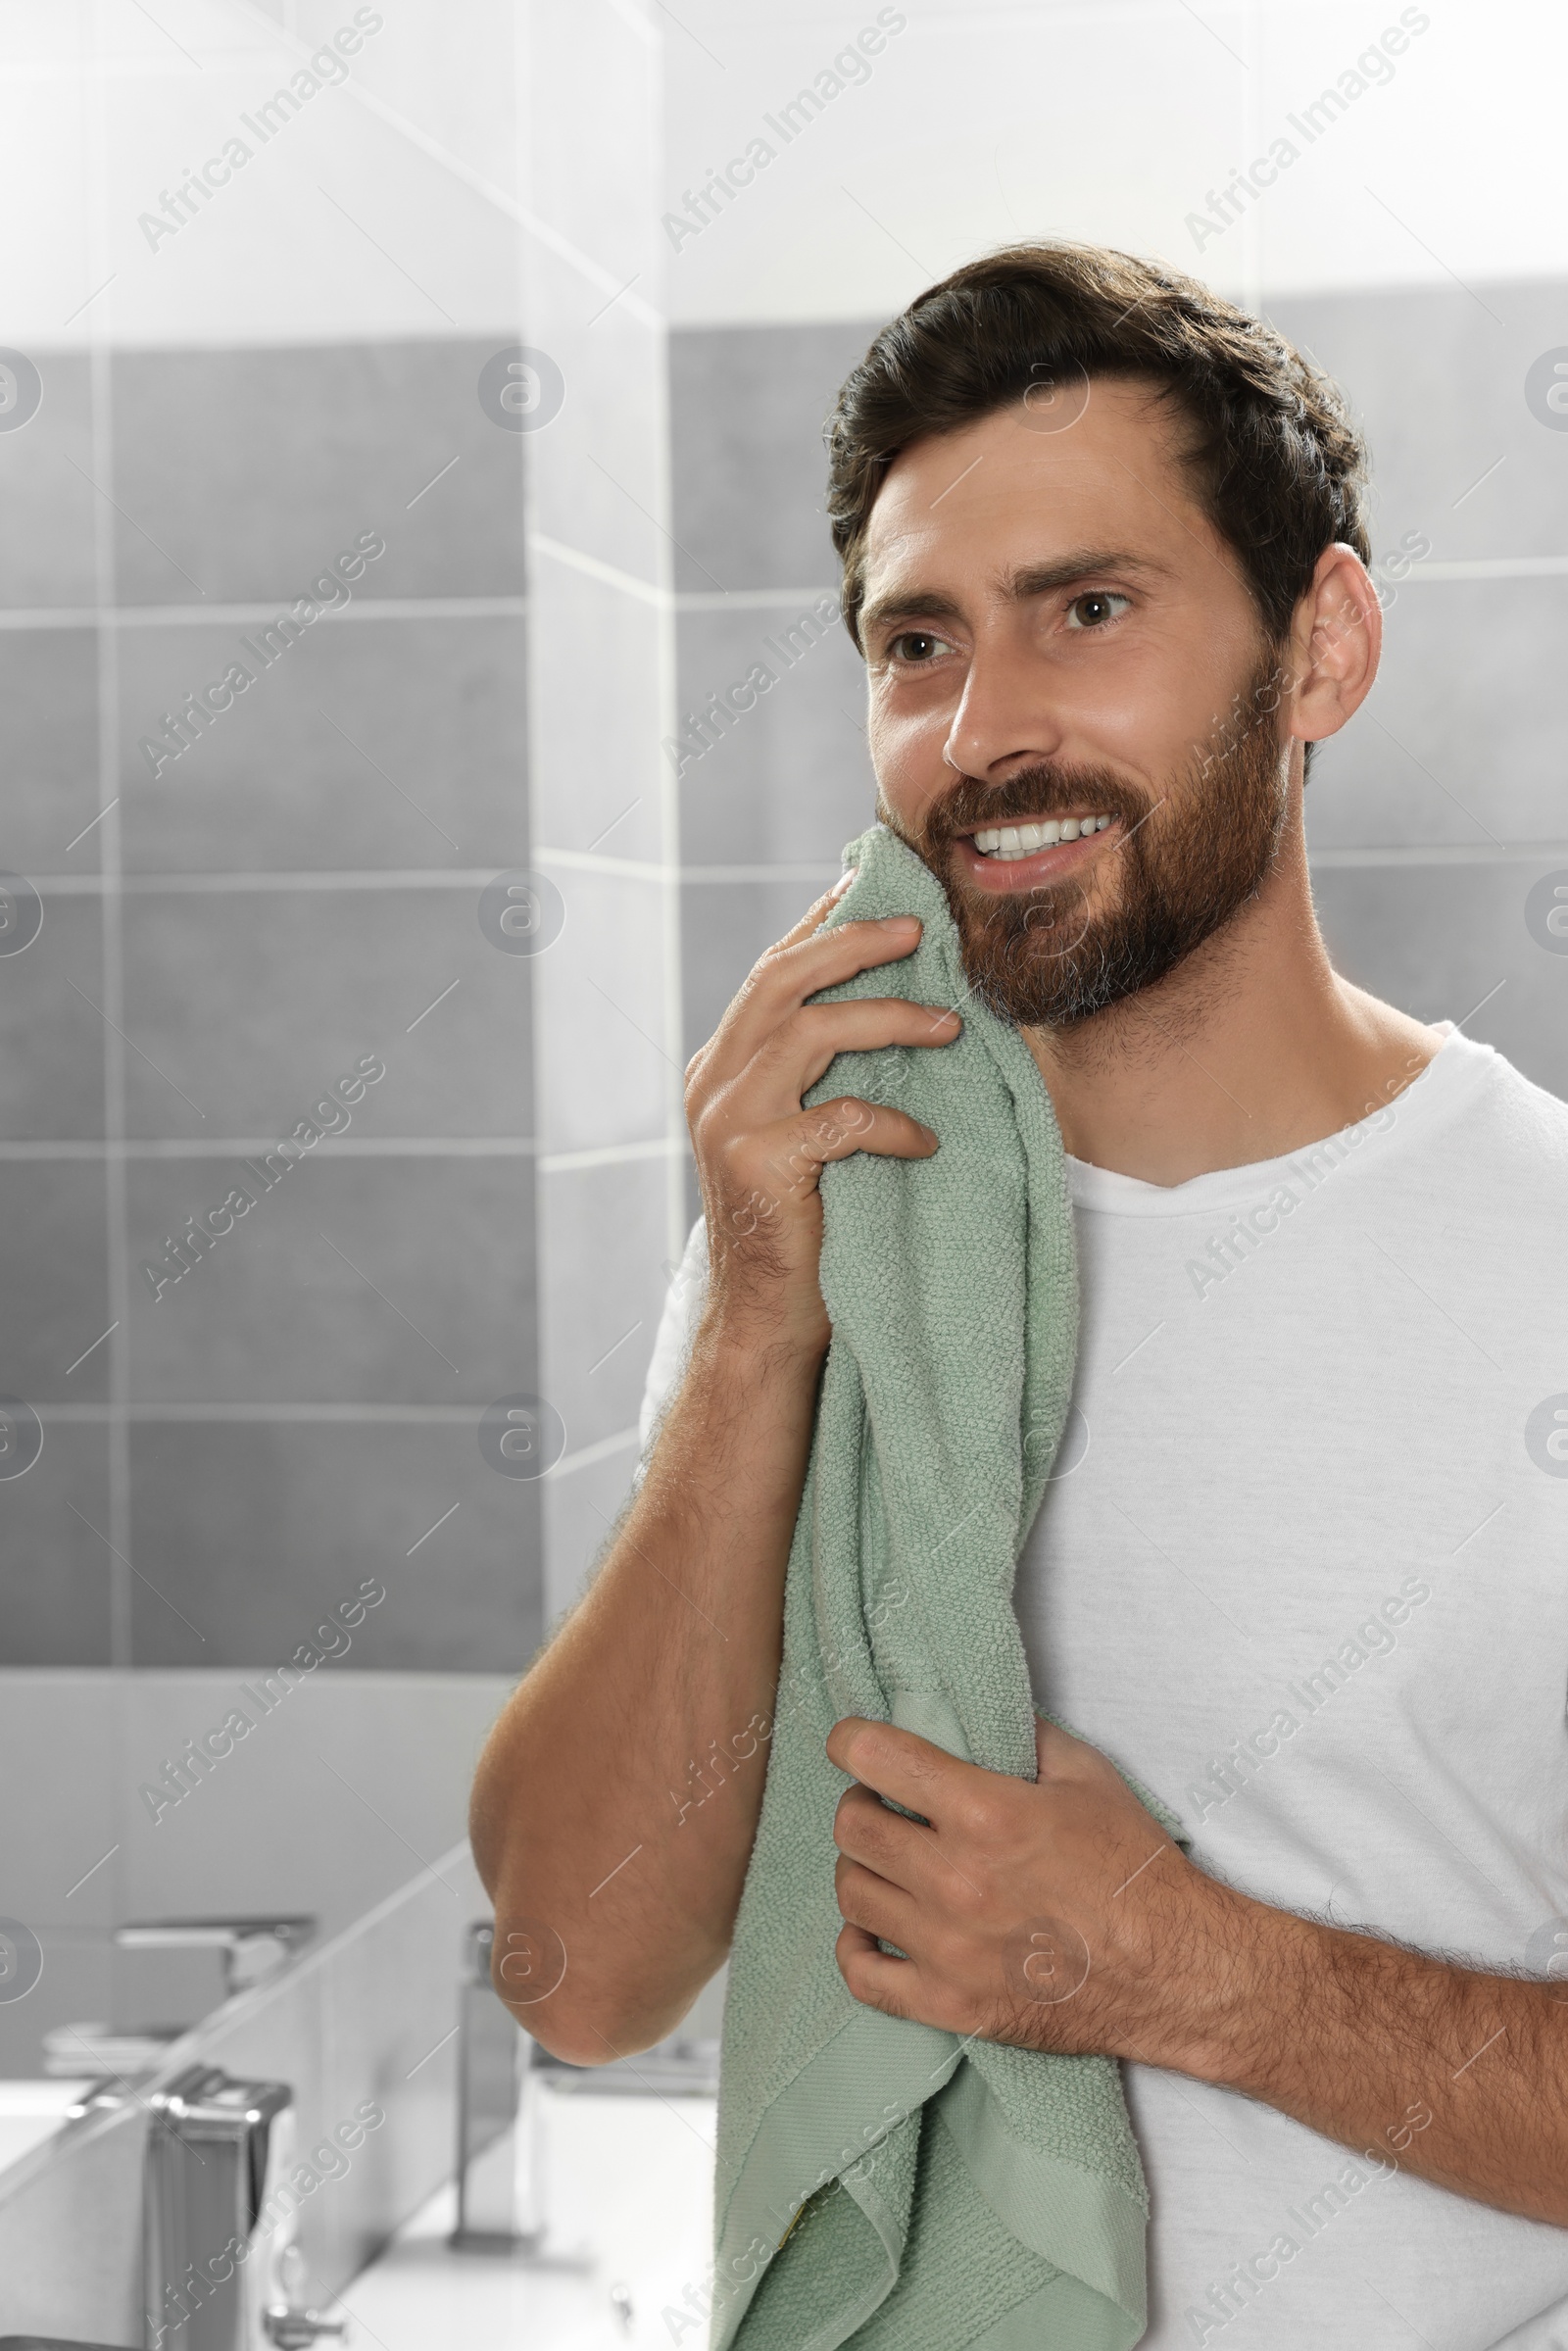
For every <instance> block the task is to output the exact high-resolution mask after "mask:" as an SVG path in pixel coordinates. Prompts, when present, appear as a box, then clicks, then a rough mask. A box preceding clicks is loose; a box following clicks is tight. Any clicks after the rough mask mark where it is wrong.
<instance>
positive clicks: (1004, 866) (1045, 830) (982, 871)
mask: <svg viewBox="0 0 1568 2351" xmlns="http://www.w3.org/2000/svg"><path fill="white" fill-rule="evenodd" d="M1112 827H1116V829H1117V833H1118V838H1119V835H1120V827H1119V825H1118V824H1117V819H1116V818H1115V817H1114V816H1112V815H1107V814H1106V813H1105V812H1104V811H1103V810H1102V809H1095V808H1089V809H1085V810H1082V811H1080V813H1079V814H1077V815H1074V816H1042V817H1037V818H1035V819H1033V820H1032V821H1030V822H1029V823H1025V824H992V825H980V826H978V827H976V829H975V830H974V831H972V832H968V833H959V834H958V835H957V836H956V840H955V842H954V849H955V851H956V854H957V862H958V866H959V869H960V871H961V872H962V873H963V875H964V877H965V878H966V880H968V881H970V882H972V883H974V884H976V885H978V887H979V888H980V889H982V890H995V891H1013V890H1024V889H1034V888H1037V887H1039V886H1041V885H1043V884H1045V883H1048V882H1054V881H1056V880H1057V879H1058V878H1060V879H1065V877H1066V876H1067V875H1068V874H1069V873H1072V872H1075V871H1077V870H1078V868H1079V867H1080V866H1082V865H1083V863H1084V862H1085V860H1086V859H1087V858H1092V857H1095V856H1096V854H1097V848H1096V844H1097V843H1098V842H1099V840H1100V837H1101V835H1102V834H1104V833H1107V832H1109V831H1110V830H1111V829H1112Z"/></svg>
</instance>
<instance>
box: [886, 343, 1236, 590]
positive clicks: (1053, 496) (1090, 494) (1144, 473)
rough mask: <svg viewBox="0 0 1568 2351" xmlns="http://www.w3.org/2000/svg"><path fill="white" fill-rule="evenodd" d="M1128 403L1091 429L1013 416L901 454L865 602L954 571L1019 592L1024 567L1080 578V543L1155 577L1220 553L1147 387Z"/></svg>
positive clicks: (890, 477)
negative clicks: (1042, 424) (1043, 427)
mask: <svg viewBox="0 0 1568 2351" xmlns="http://www.w3.org/2000/svg"><path fill="white" fill-rule="evenodd" d="M1130 389H1131V387H1126V386H1122V385H1119V384H1118V385H1112V386H1109V387H1107V392H1109V393H1112V394H1114V393H1125V392H1127V391H1128V390H1130ZM1129 412H1130V404H1129V403H1117V404H1114V405H1113V404H1112V402H1111V401H1110V400H1109V399H1107V400H1106V401H1105V402H1104V403H1103V407H1102V411H1101V414H1100V416H1099V417H1098V418H1097V419H1096V420H1095V422H1094V423H1093V424H1091V420H1090V416H1085V417H1084V419H1083V422H1082V424H1081V425H1080V426H1079V427H1077V428H1076V429H1075V430H1073V431H1072V432H1070V433H1062V434H1060V435H1056V436H1053V435H1043V434H1039V433H1035V432H1033V431H1031V430H1029V429H1028V428H1027V427H1026V426H1020V425H1019V424H1018V423H1017V422H1016V420H1015V419H1014V418H1013V416H1011V415H1010V413H1008V412H1003V413H1002V414H1001V415H1000V416H994V417H986V418H983V419H981V420H980V422H979V423H978V424H975V425H970V426H965V427H964V428H963V429H962V430H960V431H958V432H955V433H944V434H941V435H932V436H930V437H929V438H928V439H926V440H923V441H917V442H913V443H911V444H910V445H909V447H908V448H907V449H905V450H903V451H901V452H900V454H899V456H898V458H897V459H896V460H895V462H894V464H893V465H892V466H891V467H890V468H889V471H888V474H887V477H886V479H885V481H884V482H883V484H882V487H881V489H880V491H879V492H878V495H877V498H876V502H875V504H874V505H873V507H872V509H871V513H870V515H869V516H868V518H867V527H866V533H865V539H864V543H863V555H862V563H861V572H862V579H863V581H864V585H865V593H866V598H867V607H868V609H869V605H870V603H871V602H872V601H874V602H877V603H883V602H885V601H886V599H887V597H888V595H889V594H891V593H893V592H895V591H897V590H899V589H901V588H907V589H909V590H911V591H913V590H915V589H923V588H925V587H926V586H928V585H930V584H932V583H933V579H934V574H935V573H936V572H938V571H943V572H945V571H949V570H952V569H953V568H955V567H957V568H960V569H961V570H962V571H963V572H964V573H965V575H967V576H968V577H970V578H971V579H972V578H973V576H974V574H975V572H976V570H977V569H978V570H981V571H983V572H984V574H985V575H986V576H987V578H988V581H989V582H990V583H991V584H993V585H994V586H996V587H998V588H999V589H1001V590H1002V591H1003V592H1011V593H1017V592H1018V588H1017V585H1016V578H1017V575H1018V574H1020V573H1022V572H1025V571H1038V570H1042V569H1047V568H1049V569H1057V570H1060V573H1061V577H1062V578H1063V579H1066V578H1070V577H1072V576H1074V573H1073V571H1072V568H1071V566H1070V563H1069V559H1070V558H1071V557H1072V556H1073V554H1074V553H1075V552H1078V553H1082V554H1084V555H1085V556H1086V557H1093V558H1094V561H1091V562H1088V563H1086V564H1085V568H1091V569H1092V568H1094V567H1096V563H1100V564H1102V565H1104V566H1105V567H1109V563H1110V559H1111V558H1112V557H1113V556H1114V557H1115V558H1116V559H1118V560H1119V562H1120V564H1121V565H1122V567H1127V566H1129V565H1131V564H1134V563H1138V564H1141V565H1143V566H1144V567H1145V568H1147V569H1148V570H1149V571H1151V572H1154V571H1158V570H1161V569H1163V570H1170V569H1172V568H1175V567H1177V565H1178V564H1179V563H1181V560H1182V557H1183V556H1184V555H1185V556H1186V558H1187V559H1188V560H1191V558H1192V557H1194V556H1196V555H1197V554H1198V552H1199V547H1200V546H1203V547H1206V548H1207V549H1209V550H1210V551H1211V552H1213V551H1215V547H1216V534H1215V532H1214V528H1213V524H1212V523H1211V521H1210V520H1209V518H1208V516H1207V515H1206V514H1204V513H1203V511H1202V508H1201V505H1200V503H1199V501H1198V498H1197V495H1196V490H1195V485H1194V484H1193V482H1192V481H1191V479H1190V477H1189V476H1188V475H1187V474H1186V472H1185V469H1184V468H1183V467H1182V466H1181V465H1180V461H1179V458H1178V456H1177V453H1176V450H1175V448H1174V446H1173V444H1172V442H1171V440H1170V438H1169V435H1168V431H1167V430H1158V431H1157V432H1151V430H1150V418H1149V413H1148V405H1147V393H1146V394H1145V397H1144V399H1143V401H1142V402H1141V403H1140V404H1139V409H1137V410H1131V413H1129ZM1140 412H1141V413H1140ZM1163 423H1164V419H1163V418H1161V419H1160V424H1161V425H1162V426H1163Z"/></svg>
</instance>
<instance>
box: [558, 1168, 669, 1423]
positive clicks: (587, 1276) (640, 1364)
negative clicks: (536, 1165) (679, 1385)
mask: <svg viewBox="0 0 1568 2351" xmlns="http://www.w3.org/2000/svg"><path fill="white" fill-rule="evenodd" d="M671 1180H672V1170H671V1167H670V1163H669V1162H668V1161H667V1160H661V1159H638V1160H633V1161H632V1162H631V1163H630V1164H629V1165H622V1166H611V1167H587V1168H576V1169H572V1170H569V1171H566V1172H564V1173H562V1174H559V1175H547V1176H543V1177H541V1179H540V1187H539V1304H540V1324H541V1333H542V1344H543V1371H542V1377H543V1381H544V1386H545V1392H546V1394H547V1395H548V1396H549V1397H550V1400H551V1402H552V1403H553V1404H554V1405H555V1407H556V1409H557V1411H558V1412H559V1413H560V1414H561V1416H562V1418H563V1420H564V1422H565V1425H566V1448H567V1450H568V1452H576V1451H578V1450H580V1449H581V1448H582V1447H583V1446H585V1445H597V1444H599V1443H600V1442H601V1441H602V1440H603V1439H605V1438H608V1437H612V1436H614V1435H615V1434H616V1433H618V1432H619V1431H620V1430H623V1429H626V1428H630V1427H633V1426H634V1425H635V1423H636V1419H637V1409H638V1406H639V1404H640V1403H641V1401H642V1393H643V1381H644V1378H645V1376H646V1374H647V1369H648V1358H649V1355H650V1353H651V1352H652V1350H653V1344H654V1334H655V1332H656V1330H657V1329H658V1327H659V1316H660V1310H661V1308H662V1305H663V1302H664V1291H665V1289H666V1287H667V1284H668V1280H669V1277H668V1275H667V1274H666V1273H665V1271H664V1260H665V1257H666V1255H667V1253H668V1247H669V1243H668V1197H669V1185H670V1182H671Z"/></svg>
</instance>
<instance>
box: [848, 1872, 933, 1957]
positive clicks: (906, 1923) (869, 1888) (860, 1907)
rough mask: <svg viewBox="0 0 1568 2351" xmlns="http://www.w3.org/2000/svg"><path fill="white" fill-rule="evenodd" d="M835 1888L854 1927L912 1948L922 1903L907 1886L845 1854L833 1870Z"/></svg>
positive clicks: (906, 1947)
mask: <svg viewBox="0 0 1568 2351" xmlns="http://www.w3.org/2000/svg"><path fill="white" fill-rule="evenodd" d="M833 1891H834V1895H835V1897H836V1899H837V1901H838V1906H839V1910H840V1912H841V1913H842V1915H843V1917H844V1919H845V1920H846V1922H847V1923H848V1924H849V1925H850V1926H852V1927H858V1928H859V1929H860V1930H861V1932H862V1933H863V1934H866V1935H880V1937H881V1939H882V1940H883V1941H884V1942H890V1943H897V1944H898V1946H899V1949H900V1950H901V1951H907V1949H908V1947H909V1941H910V1938H911V1937H913V1936H914V1935H916V1934H917V1932H918V1928H919V1905H918V1903H917V1902H916V1900H915V1898H914V1896H913V1895H912V1894H910V1893H907V1891H906V1890H905V1889H904V1887H903V1886H891V1885H890V1884H889V1883H888V1881H887V1880H886V1879H885V1878H879V1877H878V1876H877V1875H876V1872H875V1871H874V1870H868V1869H866V1868H864V1867H863V1866H862V1865H861V1863H859V1862H858V1861H847V1860H846V1859H845V1858H844V1857H843V1856H842V1855H841V1856H840V1858H839V1860H838V1862H837V1864H836V1866H835V1868H834V1872H833Z"/></svg>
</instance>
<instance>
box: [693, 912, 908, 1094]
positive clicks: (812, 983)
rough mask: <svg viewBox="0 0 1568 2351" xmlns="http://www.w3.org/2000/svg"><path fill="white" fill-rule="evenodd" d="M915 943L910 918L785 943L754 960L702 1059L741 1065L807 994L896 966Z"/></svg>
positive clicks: (842, 928)
mask: <svg viewBox="0 0 1568 2351" xmlns="http://www.w3.org/2000/svg"><path fill="white" fill-rule="evenodd" d="M919 943H920V924H919V921H918V919H917V918H916V917H915V916H914V915H912V914H900V915H895V916H891V917H889V918H887V919H885V920H882V921H877V922H846V923H844V924H842V925H841V926H840V927H839V928H837V929H835V930H831V931H824V932H821V933H820V934H819V935H817V934H812V935H810V936H808V937H806V938H792V940H785V941H782V942H781V943H780V945H779V946H777V947H770V948H769V949H768V951H767V953H766V954H765V955H761V956H760V957H759V959H758V960H757V962H756V963H754V964H753V966H752V969H751V971H750V972H749V974H748V975H747V978H746V981H745V984H744V985H743V987H742V988H741V990H740V993H739V995H738V996H736V998H735V1000H734V1002H733V1003H732V1004H730V1006H729V1008H728V1010H727V1011H726V1012H725V1014H724V1017H723V1019H722V1020H721V1021H720V1022H719V1024H718V1029H717V1031H716V1033H715V1035H714V1037H713V1040H712V1043H711V1045H710V1047H709V1049H708V1056H709V1058H710V1059H711V1061H712V1062H713V1063H714V1065H715V1067H721V1068H723V1069H725V1070H732V1069H736V1068H739V1067H741V1066H742V1065H743V1064H744V1063H745V1062H746V1061H748V1060H749V1059H750V1058H751V1056H752V1054H753V1053H756V1052H757V1050H758V1048H759V1046H760V1045H761V1044H762V1043H763V1041H764V1039H765V1038H766V1037H767V1036H768V1035H769V1033H770V1032H771V1031H772V1030H773V1029H775V1028H776V1027H777V1026H778V1024H779V1022H780V1021H781V1020H784V1019H787V1018H788V1016H789V1014H790V1013H791V1012H795V1011H798V1010H799V1009H800V1007H801V1006H802V1004H805V1002H806V1000H807V998H808V997H809V996H815V995H817V994H818V993H819V992H820V991H821V990H822V989H824V988H833V987H837V986H838V984H839V982H840V981H841V980H850V979H854V977H855V975H856V973H857V972H859V971H869V970H871V969H873V968H874V967H875V966H876V965H877V964H879V963H896V962H901V961H902V960H903V958H904V957H905V956H906V955H912V954H913V952H914V950H915V948H916V947H917V946H918V945H919Z"/></svg>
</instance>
